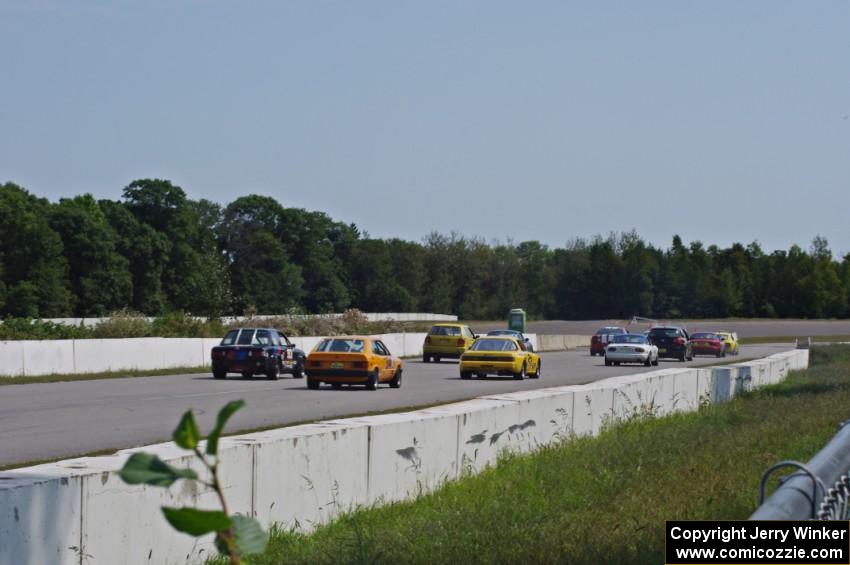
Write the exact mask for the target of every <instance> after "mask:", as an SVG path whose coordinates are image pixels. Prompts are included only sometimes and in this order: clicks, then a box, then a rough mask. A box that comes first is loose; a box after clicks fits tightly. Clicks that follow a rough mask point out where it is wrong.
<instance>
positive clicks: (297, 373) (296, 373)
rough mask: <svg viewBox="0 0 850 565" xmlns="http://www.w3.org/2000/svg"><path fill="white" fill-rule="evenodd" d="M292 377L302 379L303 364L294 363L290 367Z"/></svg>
mask: <svg viewBox="0 0 850 565" xmlns="http://www.w3.org/2000/svg"><path fill="white" fill-rule="evenodd" d="M292 378H293V379H303V378H304V365H302V364H301V363H296V364H295V366H294V367H293V368H292Z"/></svg>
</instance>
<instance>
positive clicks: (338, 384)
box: [331, 383, 342, 388]
mask: <svg viewBox="0 0 850 565" xmlns="http://www.w3.org/2000/svg"><path fill="white" fill-rule="evenodd" d="M331 386H332V387H334V388H342V383H331Z"/></svg>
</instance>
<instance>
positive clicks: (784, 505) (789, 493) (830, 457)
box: [750, 421, 850, 520]
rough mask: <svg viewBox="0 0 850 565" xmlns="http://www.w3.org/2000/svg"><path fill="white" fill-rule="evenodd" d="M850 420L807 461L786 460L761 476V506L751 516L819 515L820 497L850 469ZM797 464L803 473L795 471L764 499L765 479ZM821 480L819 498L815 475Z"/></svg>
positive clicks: (791, 517)
mask: <svg viewBox="0 0 850 565" xmlns="http://www.w3.org/2000/svg"><path fill="white" fill-rule="evenodd" d="M848 423H850V421H848V422H844V423H842V424H841V426H840V427H839V430H838V433H836V434H835V436H834V437H833V438H832V439H831V440H830V441H829V443H827V444H826V446H824V448H823V449H821V450H820V451H819V452H818V453H817V454H815V456H814V457H812V459H811V460H810V461H809V462H808V463H806V464H805V465H801V464H799V463H796V462H789V461H783V462H782V463H778V464H777V465H774V466H773V467H771V468H770V469H768V472H767V473H765V476H764V477H762V485H761V489H760V493H761V502H762V504H761V505H760V506H759V508H758V509H757V510H756V511H755V512H754V513H753V515H752V516H750V519H751V520H805V519H809V518H815V517H817V515H818V512H817V508H818V507H819V506H820V504H821V499H823V498H824V497H827V496H828V492H827V488H825V487H824V485H829V488H835V485H837V484H838V483H839V482H840V481H841V480H842V476H843V475H846V474H848V472H850V425H847V424H848ZM789 465H793V466H797V468H802V469H804V470H805V472H804V473H799V472H798V473H794V474H792V475H790V476H789V477H787V478H786V479H785V480H784V481H783V482H782V485H781V486H780V487H779V488H777V489H776V490H775V491H773V494H771V495H770V497H769V498H767V499H766V500H764V494H765V492H764V489H765V485H766V479H767V477H768V475H769V474H770V473H772V472H773V471H774V470H775V469H774V468H779V467H782V466H789ZM812 477H814V478H815V479H816V483H815V484H817V483H820V484H819V486H820V489H821V491H820V498H818V494H817V493H816V492H815V493H814V498H812V494H813V490H816V488H817V487H815V489H813V488H812V486H813V479H812Z"/></svg>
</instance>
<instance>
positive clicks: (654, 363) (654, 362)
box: [652, 355, 658, 367]
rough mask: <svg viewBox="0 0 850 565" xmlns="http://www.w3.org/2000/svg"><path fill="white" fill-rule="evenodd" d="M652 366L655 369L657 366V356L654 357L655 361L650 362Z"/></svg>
mask: <svg viewBox="0 0 850 565" xmlns="http://www.w3.org/2000/svg"><path fill="white" fill-rule="evenodd" d="M652 364H653V365H654V366H655V367H657V366H658V355H656V356H655V361H653V362H652Z"/></svg>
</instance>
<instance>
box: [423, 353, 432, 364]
mask: <svg viewBox="0 0 850 565" xmlns="http://www.w3.org/2000/svg"><path fill="white" fill-rule="evenodd" d="M422 362H423V363H430V362H431V356H430V355H425V354H424V353H423V354H422Z"/></svg>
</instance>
